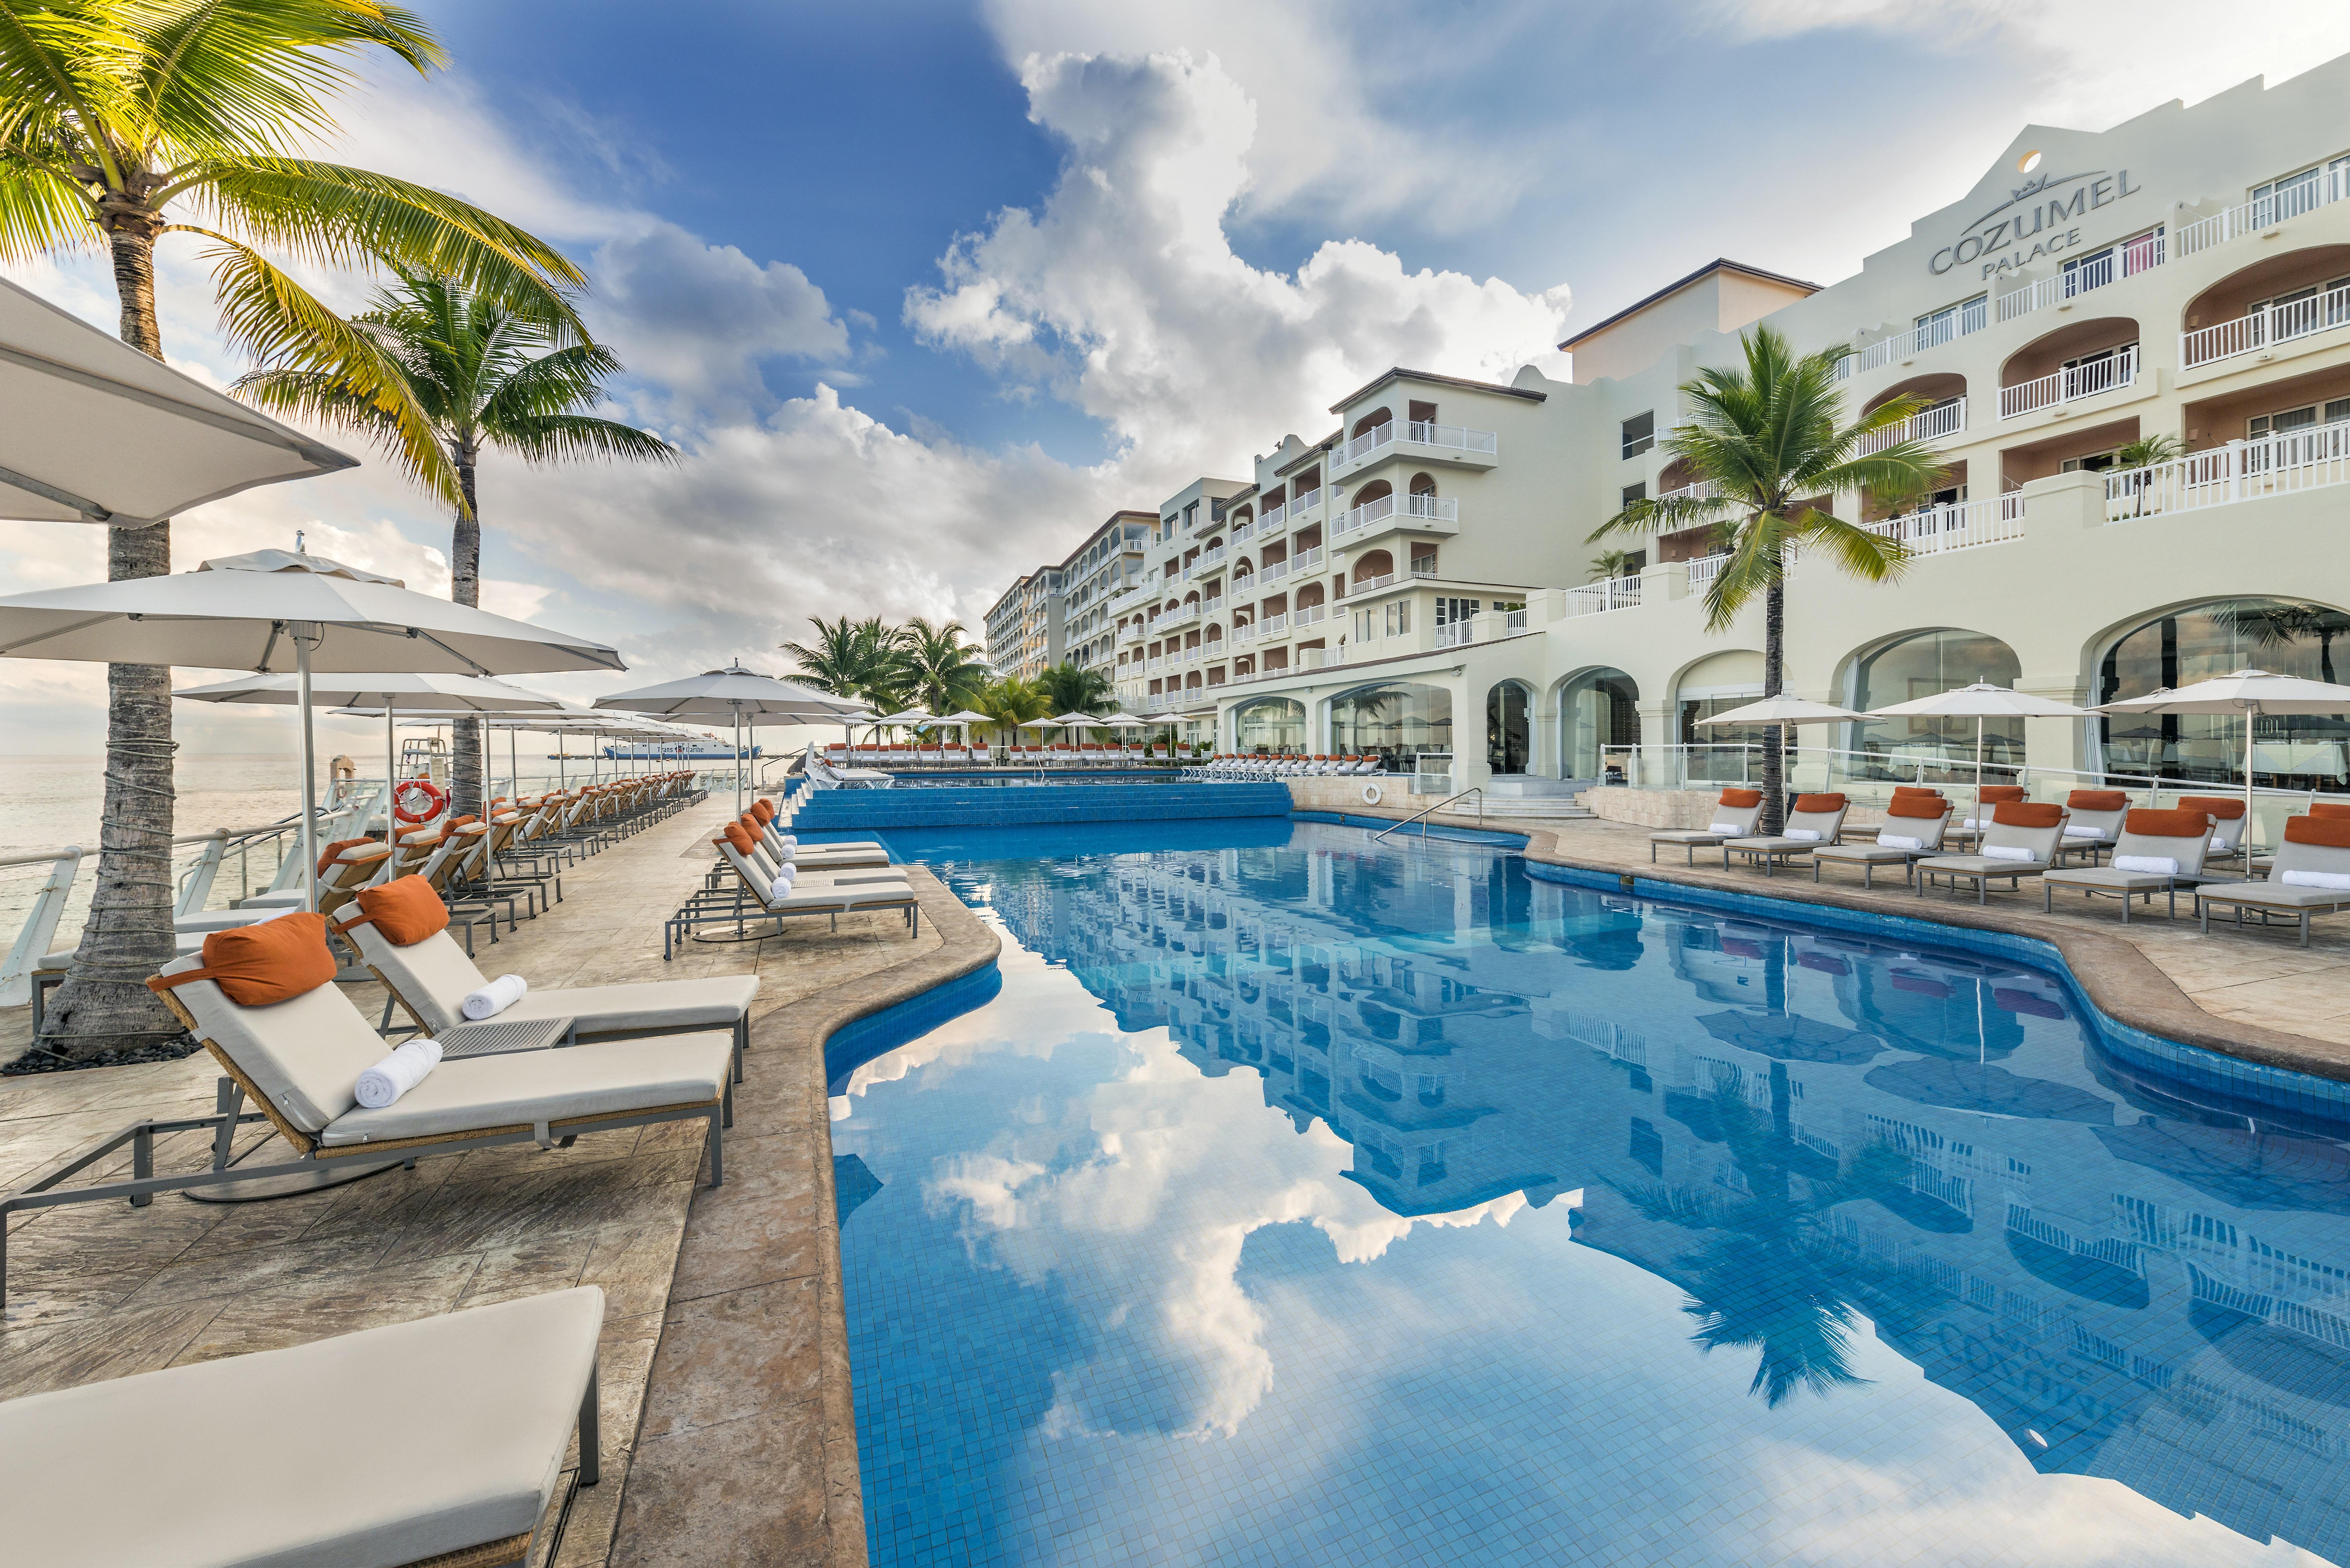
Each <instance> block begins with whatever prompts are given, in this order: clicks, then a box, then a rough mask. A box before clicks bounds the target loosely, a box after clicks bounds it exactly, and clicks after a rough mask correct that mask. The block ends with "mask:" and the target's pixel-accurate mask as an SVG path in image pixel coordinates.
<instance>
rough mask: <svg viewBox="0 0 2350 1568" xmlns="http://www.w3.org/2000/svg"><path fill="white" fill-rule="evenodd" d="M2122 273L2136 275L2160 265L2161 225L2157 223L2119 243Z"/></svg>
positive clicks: (2129, 275) (2125, 275) (2128, 275)
mask: <svg viewBox="0 0 2350 1568" xmlns="http://www.w3.org/2000/svg"><path fill="white" fill-rule="evenodd" d="M2121 252H2122V275H2123V276H2124V277H2136V276H2137V275H2138V274H2140V273H2142V272H2145V271H2147V269H2149V268H2151V267H2158V266H2160V265H2162V225H2161V224H2159V223H2158V224H2156V225H2155V226H2154V227H2153V228H2151V229H2149V230H2147V232H2146V233H2145V234H2140V235H2138V236H2137V238H2135V239H2128V240H2124V241H2123V242H2122V244H2121Z"/></svg>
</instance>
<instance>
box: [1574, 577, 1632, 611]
mask: <svg viewBox="0 0 2350 1568" xmlns="http://www.w3.org/2000/svg"><path fill="white" fill-rule="evenodd" d="M1640 581H1641V579H1639V578H1638V577H1609V578H1607V580H1606V581H1605V582H1597V583H1586V584H1585V585H1584V586H1583V587H1579V588H1569V589H1567V590H1566V609H1565V617H1564V618H1567V619H1573V618H1575V617H1577V616H1586V615H1606V614H1607V612H1608V611H1610V610H1619V609H1637V608H1638V607H1639V604H1640Z"/></svg>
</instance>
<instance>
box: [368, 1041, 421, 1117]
mask: <svg viewBox="0 0 2350 1568" xmlns="http://www.w3.org/2000/svg"><path fill="white" fill-rule="evenodd" d="M440 1064H441V1043H440V1042H439V1041H437V1040H411V1041H408V1042H406V1043H405V1044H401V1045H400V1047H399V1048H398V1049H396V1050H394V1051H393V1052H392V1053H391V1054H390V1055H389V1056H386V1057H385V1058H384V1059H383V1060H382V1061H380V1062H378V1063H377V1064H375V1065H374V1066H372V1067H369V1069H368V1070H367V1071H366V1072H364V1073H361V1074H360V1075H359V1085H358V1087H357V1088H355V1089H354V1090H353V1091H352V1093H353V1094H355V1095H356V1096H358V1097H359V1104H360V1105H362V1106H366V1107H367V1108H368V1109H369V1110H371V1111H380V1110H381V1109H383V1107H384V1106H388V1105H390V1104H391V1103H392V1102H393V1101H394V1100H396V1099H398V1098H400V1096H402V1095H404V1094H406V1093H408V1091H409V1090H411V1089H412V1088H414V1087H416V1085H419V1084H421V1083H422V1082H424V1075H426V1074H427V1073H430V1072H431V1071H432V1069H433V1068H435V1067H437V1066H439V1065H440Z"/></svg>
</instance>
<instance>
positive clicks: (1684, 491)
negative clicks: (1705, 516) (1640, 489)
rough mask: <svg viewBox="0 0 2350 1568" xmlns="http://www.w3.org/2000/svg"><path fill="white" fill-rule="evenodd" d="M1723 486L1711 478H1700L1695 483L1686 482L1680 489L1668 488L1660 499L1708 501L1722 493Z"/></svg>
mask: <svg viewBox="0 0 2350 1568" xmlns="http://www.w3.org/2000/svg"><path fill="white" fill-rule="evenodd" d="M1720 493H1721V486H1720V485H1718V484H1716V483H1713V481H1711V479H1700V480H1699V481H1698V482H1697V483H1695V484H1684V485H1682V486H1681V487H1680V488H1679V489H1678V490H1668V491H1666V492H1664V493H1662V494H1660V495H1659V496H1658V497H1657V499H1658V500H1659V501H1707V500H1711V499H1712V497H1714V496H1715V495H1718V494H1720Z"/></svg>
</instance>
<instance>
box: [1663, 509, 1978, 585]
mask: <svg viewBox="0 0 2350 1568" xmlns="http://www.w3.org/2000/svg"><path fill="white" fill-rule="evenodd" d="M1867 527H1868V531H1869V532H1870V533H1872V534H1875V535H1878V536H1880V537H1882V538H1887V539H1893V540H1898V541H1899V543H1900V544H1901V545H1902V547H1903V548H1904V549H1905V550H1907V551H1908V553H1909V554H1910V555H1912V556H1942V555H1948V554H1949V553H1950V552H1951V551H1953V550H1970V549H1973V548H1974V547H1975V546H1976V545H2012V544H2014V543H2015V542H2016V541H2017V540H2019V539H2021V538H2022V537H2023V497H2022V495H2021V494H2018V493H2012V492H2011V493H2008V494H2005V495H1994V496H1991V497H1988V498H1986V499H1984V500H1981V501H1960V502H1954V503H1952V504H1950V505H1947V506H1926V507H1921V508H1919V509H1918V511H1916V512H1912V513H1908V514H1906V515H1903V516H1900V517H1887V518H1886V519H1885V520H1884V521H1883V522H1881V523H1871V524H1868V525H1867ZM1691 586H1692V587H1694V586H1695V585H1694V583H1692V585H1691Z"/></svg>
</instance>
